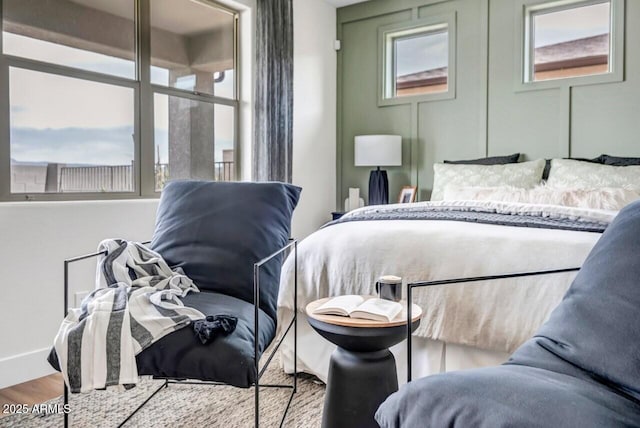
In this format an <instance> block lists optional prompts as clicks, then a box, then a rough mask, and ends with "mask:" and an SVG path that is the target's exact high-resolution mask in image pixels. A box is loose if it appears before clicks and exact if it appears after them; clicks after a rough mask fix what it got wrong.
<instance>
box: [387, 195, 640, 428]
mask: <svg viewBox="0 0 640 428" xmlns="http://www.w3.org/2000/svg"><path fill="white" fill-rule="evenodd" d="M639 313H640V202H636V203H634V204H632V205H630V206H628V207H627V208H625V209H624V210H622V211H621V212H620V214H619V215H618V216H617V217H616V219H615V220H614V222H613V223H612V224H611V225H610V226H609V228H608V229H607V231H606V232H605V233H604V235H603V236H602V238H601V239H600V240H599V241H598V243H597V244H596V246H595V247H594V248H593V250H592V251H591V253H590V255H589V257H588V258H587V260H586V261H585V263H584V265H583V267H582V269H581V270H580V272H579V274H578V276H577V277H576V279H575V280H574V282H573V284H572V285H571V287H570V289H569V290H568V292H567V294H566V295H565V297H564V299H563V301H562V303H561V304H560V305H559V306H558V307H557V308H556V309H555V310H554V311H553V313H552V314H551V317H550V319H549V321H547V322H546V323H545V324H544V325H543V326H542V327H541V328H540V329H539V330H538V332H537V333H536V335H535V336H534V337H533V338H532V339H530V340H529V341H527V342H526V343H525V344H524V345H522V346H521V347H520V348H519V349H518V350H517V351H516V352H515V353H514V354H513V355H512V356H511V358H510V359H509V361H508V362H507V363H505V364H504V365H502V366H499V367H491V368H485V369H476V370H467V371H459V372H451V373H446V374H439V375H435V376H429V377H426V378H422V379H418V380H416V381H414V382H411V383H409V384H407V385H405V386H404V387H402V389H401V390H400V391H399V392H397V393H395V394H393V395H391V396H390V397H389V398H388V399H387V400H386V401H385V402H384V403H383V404H382V405H381V406H380V408H379V409H378V412H377V414H376V419H377V421H378V423H379V424H380V426H381V427H383V428H390V427H402V428H411V427H487V428H488V427H491V428H499V427H576V428H578V427H581V428H582V427H634V426H635V427H638V426H640V351H639V350H638V349H639V348H638V343H640V316H638V314H639Z"/></svg>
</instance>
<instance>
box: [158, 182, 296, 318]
mask: <svg viewBox="0 0 640 428" xmlns="http://www.w3.org/2000/svg"><path fill="white" fill-rule="evenodd" d="M301 190H302V189H301V188H299V187H296V186H292V185H290V184H284V183H225V182H206V181H173V182H170V183H169V184H168V185H167V186H166V187H165V188H164V190H163V191H162V198H161V199H160V205H159V206H158V214H157V218H156V228H155V232H154V234H153V240H152V242H151V247H152V248H153V249H154V250H155V251H157V252H158V253H160V254H161V255H162V257H164V258H165V260H166V261H167V263H169V265H170V266H172V267H181V268H182V269H183V270H184V272H185V274H186V275H187V276H189V277H190V278H191V279H193V281H194V282H195V284H196V285H197V286H198V287H199V288H200V289H202V290H210V291H215V292H218V293H222V294H226V295H229V296H232V297H236V298H238V299H242V300H244V301H246V302H250V303H251V302H253V264H254V263H256V262H258V261H259V260H261V259H262V258H264V257H266V256H268V255H270V254H271V253H273V252H275V251H277V250H278V249H280V248H282V247H283V246H284V245H286V244H287V240H288V238H289V233H290V230H291V217H292V215H293V210H294V208H295V207H296V205H297V203H298V199H299V197H300V192H301ZM281 261H282V256H280V257H277V258H276V259H274V260H272V261H271V262H269V263H267V264H266V265H265V266H264V268H263V269H262V270H261V272H262V273H261V276H260V308H261V309H262V310H263V311H265V312H266V313H267V314H268V315H269V316H271V317H272V318H273V319H275V318H276V301H277V297H278V286H279V281H280V265H281ZM205 315H206V314H205ZM209 315H211V314H209Z"/></svg>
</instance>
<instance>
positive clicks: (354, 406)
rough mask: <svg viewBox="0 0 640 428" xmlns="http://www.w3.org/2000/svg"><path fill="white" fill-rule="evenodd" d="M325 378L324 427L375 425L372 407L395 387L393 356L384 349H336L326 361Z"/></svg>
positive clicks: (374, 408) (363, 427)
mask: <svg viewBox="0 0 640 428" xmlns="http://www.w3.org/2000/svg"><path fill="white" fill-rule="evenodd" d="M329 379H331V380H330V382H329V383H328V384H327V393H326V395H325V399H324V411H323V413H322V426H323V427H325V428H328V427H332V428H342V427H344V428H369V427H371V428H378V424H377V423H376V421H375V420H374V418H373V416H374V415H375V413H376V410H377V409H378V407H379V406H380V404H382V402H383V401H384V400H386V399H387V397H388V396H389V395H391V394H393V393H394V392H396V391H397V390H398V375H397V373H396V360H395V359H394V358H393V354H392V353H391V352H390V351H389V350H388V349H383V350H381V351H376V352H351V351H347V350H346V349H343V348H338V349H336V350H335V351H334V352H333V354H332V355H331V362H330V363H329Z"/></svg>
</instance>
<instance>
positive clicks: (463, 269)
mask: <svg viewBox="0 0 640 428" xmlns="http://www.w3.org/2000/svg"><path fill="white" fill-rule="evenodd" d="M571 162H574V161H570V160H566V161H564V160H562V161H560V162H556V161H555V160H554V161H553V163H552V171H551V177H552V178H554V179H555V183H557V186H558V187H560V186H561V185H562V180H561V179H562V175H558V174H556V175H555V177H554V175H553V167H554V163H555V166H556V167H564V166H566V165H567V164H568V165H569V166H572V164H571ZM575 162H577V161H575ZM524 164H530V165H528V166H524V167H523V168H528V169H529V171H530V172H529V173H528V174H529V175H530V176H531V177H534V178H535V177H536V176H537V178H536V179H537V181H538V182H539V181H540V179H541V174H542V169H544V166H545V162H544V161H542V162H540V161H538V162H537V163H535V165H533V162H525V163H521V164H520V165H524ZM600 166H601V165H595V166H594V167H600ZM469 167H470V166H469V165H453V166H447V168H453V169H455V168H465V169H464V170H463V171H464V172H468V171H469V170H468V169H467V168H469ZM472 167H476V166H475V165H474V166H472ZM507 167H510V166H509V165H507ZM481 168H491V167H484V166H483V167H481ZM500 168H504V166H500ZM510 168H512V171H511V172H509V174H510V175H511V176H514V175H518V174H514V173H513V167H510ZM609 168H613V167H609ZM638 168H640V167H638ZM565 169H566V170H568V171H569V173H573V171H574V170H573V169H571V168H565ZM479 170H480V169H479ZM494 170H495V168H494ZM480 171H482V170H480ZM597 172H598V173H601V172H602V171H597ZM628 172H629V171H627V173H628ZM437 174H438V171H436V181H437V178H438V175H437ZM538 174H540V175H538ZM584 174H585V175H593V172H592V171H590V172H586V171H585V172H584ZM495 175H496V174H494V173H493V172H492V173H490V174H488V175H487V176H490V177H491V178H490V179H493V177H495ZM598 175H599V177H602V174H598ZM452 176H454V177H459V176H460V174H457V175H456V174H455V171H454V174H452ZM470 177H472V178H470V179H471V180H474V181H476V182H478V181H479V182H481V185H483V184H485V183H482V178H480V179H478V175H477V174H475V173H474V174H471V175H470ZM523 177H524V175H523V174H520V175H518V180H520V182H519V183H517V185H518V186H519V187H521V188H522V187H527V186H528V184H527V183H525V181H526V180H524V179H523ZM441 178H442V177H441ZM523 180H524V181H523ZM529 180H530V181H532V180H531V179H529ZM550 181H552V180H550ZM523 183H524V184H523ZM574 183H575V180H574ZM436 184H437V183H436ZM454 184H461V183H454ZM462 184H463V183H462ZM598 184H599V185H600V186H601V187H602V186H605V187H606V186H607V183H598ZM615 184H618V183H615ZM485 185H486V184H485ZM488 185H490V186H491V185H495V184H493V183H488ZM449 187H450V186H449ZM528 187H532V186H528ZM573 187H581V186H578V185H574V186H573ZM582 187H585V186H582ZM587 187H591V188H593V187H594V186H587ZM445 190H450V189H446V188H445V186H442V187H441V189H440V190H439V195H440V198H439V199H447V200H441V201H431V202H419V203H413V204H394V205H386V206H373V207H364V208H360V209H358V210H355V211H352V212H350V213H348V214H347V215H345V216H344V217H342V218H341V219H340V220H338V221H335V222H332V223H330V224H328V225H326V226H325V227H323V228H321V229H320V230H318V231H317V232H315V233H313V234H311V235H310V236H309V237H307V238H306V239H304V240H303V241H302V242H301V243H300V244H299V246H298V257H299V259H298V260H299V267H298V293H297V302H298V308H304V307H306V305H307V303H309V302H311V301H313V300H316V299H319V298H322V297H327V296H334V295H341V294H375V285H374V284H375V281H376V279H377V278H378V277H379V276H382V275H389V274H392V275H398V276H401V277H402V278H403V281H404V282H405V283H408V282H416V281H429V280H439V279H448V278H460V277H471V276H486V275H496V274H502V273H504V274H508V273H516V272H527V271H540V270H552V269H565V268H574V267H580V266H581V265H582V263H583V261H584V260H585V258H586V257H587V255H588V254H589V252H590V250H591V249H592V248H593V246H594V245H595V244H596V242H597V241H598V239H599V238H600V236H601V233H602V231H604V229H605V228H606V227H607V225H608V224H609V223H610V222H611V221H612V220H613V218H614V217H615V215H616V214H617V210H608V209H593V208H579V207H568V206H562V205H557V204H556V205H549V204H540V203H535V204H532V203H523V202H517V203H514V202H504V201H495V200H492V196H489V197H486V198H484V199H485V200H457V199H455V198H454V199H452V197H451V196H450V197H447V195H445V193H447V192H445ZM531 191H532V192H533V191H534V190H531ZM434 193H435V189H434ZM556 193H557V192H556ZM604 194H605V195H610V194H611V192H608V193H607V192H605V193H604ZM485 196H486V195H485ZM494 196H495V195H494ZM453 197H455V195H453ZM599 197H601V195H600V196H599ZM624 197H626V198H627V199H629V198H630V199H633V198H637V197H638V194H637V192H631V194H630V195H629V194H625V195H624ZM562 198H565V199H566V195H563V196H562ZM562 198H561V199H562ZM602 198H604V197H601V199H602ZM605 199H606V198H605ZM536 202H540V201H538V200H537V201H536ZM617 202H618V204H619V205H624V204H626V203H627V202H628V201H623V202H621V201H617ZM587 205H588V204H587ZM614 205H615V204H614ZM600 208H602V207H600ZM618 209H619V208H618ZM293 276H294V270H293V264H292V263H291V260H287V261H285V264H284V266H283V270H282V276H281V283H280V295H279V300H278V318H279V320H278V324H279V325H286V324H287V320H289V319H291V317H292V315H293V312H292V305H291V303H290V302H292V301H293V300H292V298H293V293H294V290H293ZM574 277H575V272H571V273H562V274H556V275H546V276H541V277H524V278H511V279H503V280H494V281H488V282H478V283H472V284H461V285H456V286H443V287H433V288H431V287H430V288H428V289H419V290H418V291H417V292H416V293H415V295H414V302H415V303H417V304H419V305H420V306H421V307H422V308H423V310H424V314H425V315H424V318H423V321H422V323H421V325H420V327H419V329H418V330H417V331H416V332H415V333H414V340H413V341H412V343H413V345H412V346H413V351H412V355H413V366H412V371H413V378H418V377H422V376H427V375H430V374H435V373H440V372H445V371H452V370H460V369H467V368H477V367H484V366H492V365H498V364H501V363H503V362H504V361H506V359H507V358H508V356H509V355H510V354H511V353H512V352H513V351H514V350H515V349H517V348H518V347H519V346H520V345H522V344H523V343H524V342H525V341H526V340H528V339H529V338H530V337H531V336H532V335H533V333H534V332H535V331H536V330H537V329H538V327H539V326H540V325H542V324H543V323H544V322H545V321H546V319H547V318H548V316H549V314H550V313H551V311H552V310H553V309H554V308H555V307H556V306H557V305H558V303H559V302H560V300H561V299H562V296H563V295H564V294H565V292H566V290H567V288H568V287H569V285H570V283H571V282H572V280H573V278H574ZM299 316H300V320H299V323H298V362H297V364H298V365H297V367H298V370H301V371H304V372H307V373H311V374H314V375H316V376H317V377H318V378H320V379H321V380H323V381H326V379H327V374H328V364H329V358H330V355H331V353H332V352H333V350H334V349H335V347H334V345H332V344H330V343H329V342H327V341H326V340H324V339H323V338H321V337H320V336H319V335H318V334H317V333H316V332H315V331H313V329H312V328H311V327H310V326H309V324H308V323H307V322H306V317H305V315H304V314H303V313H301V314H299ZM281 349H282V364H283V368H284V370H285V371H286V372H288V373H291V372H292V370H293V359H292V355H293V342H292V341H285V342H283V344H282V347H281ZM391 351H392V352H393V353H394V355H395V356H396V360H397V361H405V360H406V345H405V344H400V345H397V346H395V347H394V348H392V349H391ZM398 378H399V382H400V383H403V381H404V380H406V365H405V364H398Z"/></svg>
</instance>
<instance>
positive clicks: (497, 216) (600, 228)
mask: <svg viewBox="0 0 640 428" xmlns="http://www.w3.org/2000/svg"><path fill="white" fill-rule="evenodd" d="M374 220H448V221H465V222H475V223H485V224H496V225H502V226H518V227H535V228H544V229H562V230H575V231H581V232H600V233H601V232H604V230H605V229H606V228H607V225H608V222H603V221H596V220H585V219H578V218H576V217H572V216H565V217H561V216H558V217H551V216H546V215H543V213H542V212H537V213H536V212H530V213H515V212H500V211H499V210H497V209H496V208H491V207H484V206H476V207H470V206H459V205H438V206H428V205H415V204H410V205H409V204H407V205H404V206H403V205H389V206H376V207H375V208H371V209H367V210H359V211H357V212H354V213H351V214H350V215H347V216H344V217H342V218H340V219H338V220H334V221H332V222H330V223H328V224H327V225H326V226H330V225H334V224H340V223H346V222H351V221H374ZM326 226H325V227H326Z"/></svg>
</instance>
